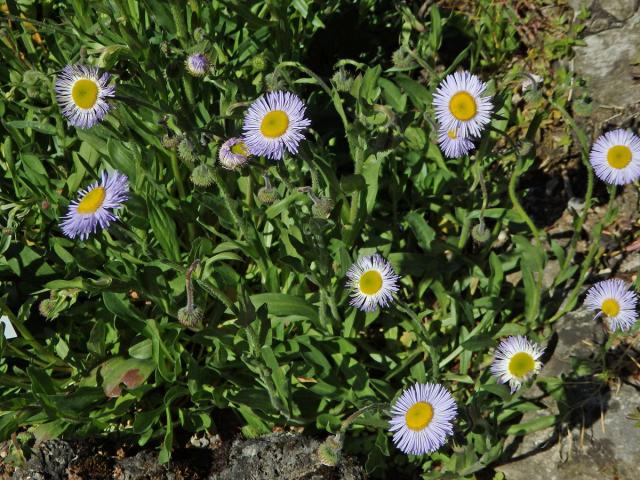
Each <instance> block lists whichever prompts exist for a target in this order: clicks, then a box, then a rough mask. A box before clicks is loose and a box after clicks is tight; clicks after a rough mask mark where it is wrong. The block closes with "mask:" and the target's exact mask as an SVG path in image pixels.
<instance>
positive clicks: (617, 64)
mask: <svg viewBox="0 0 640 480" xmlns="http://www.w3.org/2000/svg"><path fill="white" fill-rule="evenodd" d="M569 3H570V5H571V6H572V7H573V8H574V9H578V10H577V11H579V8H580V7H581V6H584V7H586V8H587V9H588V10H589V12H590V17H589V19H588V20H587V22H586V25H587V28H586V30H585V32H584V38H583V40H584V42H585V45H584V46H579V47H576V48H575V71H576V73H577V74H578V75H579V76H581V77H584V78H585V79H586V80H587V92H588V93H589V95H591V96H592V98H593V101H594V107H595V108H594V110H593V115H591V116H590V121H591V123H592V124H593V125H600V124H601V123H609V122H610V121H612V120H614V123H615V124H624V123H628V122H629V121H630V120H632V119H633V118H634V116H635V115H636V113H637V112H638V104H639V102H640V82H638V81H637V78H638V65H637V63H638V62H639V61H640V58H638V55H639V53H640V1H639V0H591V1H585V0H571V1H570V2H569Z"/></svg>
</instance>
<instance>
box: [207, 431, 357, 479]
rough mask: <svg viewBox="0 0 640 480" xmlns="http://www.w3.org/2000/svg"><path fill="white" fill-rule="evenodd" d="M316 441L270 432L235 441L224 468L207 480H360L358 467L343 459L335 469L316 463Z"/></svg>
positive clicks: (318, 442)
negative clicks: (253, 437)
mask: <svg viewBox="0 0 640 480" xmlns="http://www.w3.org/2000/svg"><path fill="white" fill-rule="evenodd" d="M319 446H320V441H319V440H316V439H314V438H310V437H305V436H302V435H294V434H292V433H273V434H270V435H265V436H263V437H259V438H256V439H250V440H236V441H235V442H234V443H233V445H232V447H231V452H230V454H229V460H228V464H227V467H226V468H225V469H224V470H223V471H221V472H219V473H216V474H212V475H211V476H210V477H209V479H210V480H236V479H241V478H243V479H245V478H246V479H251V480H271V479H276V478H277V479H279V480H303V479H305V480H325V479H335V480H363V479H365V478H366V475H365V472H364V470H363V469H362V467H360V466H358V465H356V464H355V463H353V461H352V460H351V459H349V458H346V459H345V458H343V459H342V461H341V462H340V463H339V464H338V466H337V467H327V466H324V465H321V464H320V463H319V462H318V457H317V450H318V447H319Z"/></svg>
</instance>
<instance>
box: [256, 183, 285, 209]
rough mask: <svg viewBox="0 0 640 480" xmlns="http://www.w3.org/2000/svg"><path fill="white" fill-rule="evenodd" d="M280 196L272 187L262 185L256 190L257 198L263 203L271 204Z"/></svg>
mask: <svg viewBox="0 0 640 480" xmlns="http://www.w3.org/2000/svg"><path fill="white" fill-rule="evenodd" d="M279 198H280V196H279V195H278V191H277V190H276V189H275V188H273V187H262V188H261V189H260V190H258V200H260V201H261V202H262V203H264V204H265V205H271V204H272V203H274V202H275V201H277V200H278V199H279Z"/></svg>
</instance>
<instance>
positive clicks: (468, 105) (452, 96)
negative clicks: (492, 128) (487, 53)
mask: <svg viewBox="0 0 640 480" xmlns="http://www.w3.org/2000/svg"><path fill="white" fill-rule="evenodd" d="M486 88H487V84H486V83H484V82H483V81H481V80H480V79H479V78H478V77H477V76H475V75H472V74H471V73H469V72H456V73H453V74H451V75H447V77H446V78H445V79H444V80H443V81H442V82H441V83H440V85H439V86H438V89H437V90H436V92H435V93H434V94H433V106H434V108H435V110H436V116H437V118H438V122H439V123H440V125H441V126H442V128H443V129H446V130H447V131H449V130H455V131H456V134H457V136H459V137H462V138H469V137H471V136H475V137H478V136H480V133H481V132H482V129H483V128H484V127H485V125H486V124H488V123H489V120H490V116H491V111H492V110H493V105H492V104H491V97H489V96H482V94H483V93H484V91H485V90H486Z"/></svg>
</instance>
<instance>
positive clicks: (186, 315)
mask: <svg viewBox="0 0 640 480" xmlns="http://www.w3.org/2000/svg"><path fill="white" fill-rule="evenodd" d="M203 318H204V312H203V311H202V310H201V309H200V308H198V307H192V308H189V307H182V308H181V309H180V310H178V321H179V322H180V323H181V324H182V325H184V326H185V327H189V328H201V327H202V319H203Z"/></svg>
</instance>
